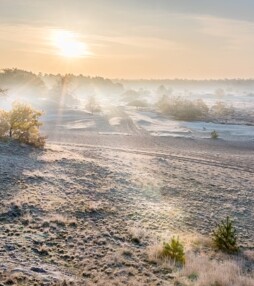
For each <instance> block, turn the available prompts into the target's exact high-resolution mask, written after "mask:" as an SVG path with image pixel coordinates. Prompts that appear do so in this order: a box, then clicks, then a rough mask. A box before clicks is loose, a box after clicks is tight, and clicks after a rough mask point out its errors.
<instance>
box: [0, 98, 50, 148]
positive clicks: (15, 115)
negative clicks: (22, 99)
mask: <svg viewBox="0 0 254 286" xmlns="http://www.w3.org/2000/svg"><path fill="white" fill-rule="evenodd" d="M41 115H42V113H41V112H40V111H37V110H34V109H33V108H32V107H30V106H29V105H26V104H21V103H15V104H14V105H13V108H12V110H11V111H9V112H6V111H1V112H0V136H1V137H7V136H8V137H10V138H14V139H17V140H18V141H20V142H23V143H26V144H31V145H34V146H36V147H43V146H44V144H45V138H44V137H42V136H40V133H39V127H40V126H41V122H40V121H39V117H40V116H41Z"/></svg>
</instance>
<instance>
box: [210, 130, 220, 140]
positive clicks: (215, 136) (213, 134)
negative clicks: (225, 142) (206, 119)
mask: <svg viewBox="0 0 254 286" xmlns="http://www.w3.org/2000/svg"><path fill="white" fill-rule="evenodd" d="M218 137H219V134H218V133H217V132H216V131H215V130H213V131H212V132H211V138H212V139H218Z"/></svg>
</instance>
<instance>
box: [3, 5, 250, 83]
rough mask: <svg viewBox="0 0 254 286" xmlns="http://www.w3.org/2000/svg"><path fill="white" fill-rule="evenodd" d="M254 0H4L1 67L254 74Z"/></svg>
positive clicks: (140, 74) (120, 73) (192, 75)
mask: <svg viewBox="0 0 254 286" xmlns="http://www.w3.org/2000/svg"><path fill="white" fill-rule="evenodd" d="M253 51H254V1H253V0H241V1H240V0H224V1H221V0H213V1H207V0H177V1H176V0H136V1H134V0H128V1H127V0H104V1H102V0H93V1H91V0H90V1H88V0H0V68H13V67H16V68H20V69H25V70H30V71H34V72H36V73H38V72H43V73H54V74H55V73H62V74H65V73H74V74H84V75H91V76H103V77H108V78H126V79H141V78H142V79H151V78H154V79H171V78H188V79H215V78H216V79H217V78H254V52H253Z"/></svg>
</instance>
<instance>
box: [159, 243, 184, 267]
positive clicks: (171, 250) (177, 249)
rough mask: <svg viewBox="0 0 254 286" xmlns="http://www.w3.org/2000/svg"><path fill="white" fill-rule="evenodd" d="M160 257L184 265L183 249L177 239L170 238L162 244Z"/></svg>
mask: <svg viewBox="0 0 254 286" xmlns="http://www.w3.org/2000/svg"><path fill="white" fill-rule="evenodd" d="M161 257H162V258H170V259H172V260H174V261H175V262H179V263H182V264H184V263H185V254H184V247H183V244H182V243H181V242H180V241H179V238H175V237H172V238H171V241H170V242H168V243H164V245H163V249H162V252H161Z"/></svg>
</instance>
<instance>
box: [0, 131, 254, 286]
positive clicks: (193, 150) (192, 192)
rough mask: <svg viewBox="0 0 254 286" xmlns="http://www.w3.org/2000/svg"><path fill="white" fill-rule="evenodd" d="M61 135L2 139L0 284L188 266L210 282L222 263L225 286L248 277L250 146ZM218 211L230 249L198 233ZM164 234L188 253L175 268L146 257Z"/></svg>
mask: <svg viewBox="0 0 254 286" xmlns="http://www.w3.org/2000/svg"><path fill="white" fill-rule="evenodd" d="M58 135H59V134H58ZM62 135H63V137H58V142H55V143H53V142H52V141H51V142H50V140H49V143H48V145H47V147H46V149H45V150H42V151H40V150H34V149H33V148H30V147H26V146H19V145H18V144H16V143H0V178H1V184H0V229H1V232H0V236H1V237H0V281H1V282H4V283H6V284H7V285H13V284H14V283H15V284H16V285H60V284H57V283H59V282H61V281H62V282H63V281H64V280H65V281H67V283H72V284H69V285H140V286H141V285H144V286H145V285H158V286H159V285H174V283H176V282H177V281H178V279H182V276H184V277H185V278H186V279H187V280H188V279H189V278H188V275H190V274H192V272H191V273H189V272H188V271H190V270H188V267H189V268H191V267H190V265H189V264H192V267H196V268H197V271H201V274H200V275H201V276H200V277H202V275H203V276H204V271H206V270H204V269H205V267H207V269H210V270H209V271H210V272H211V273H210V274H209V275H210V276H209V280H208V281H207V282H209V283H212V284H215V283H218V281H222V280H221V279H222V278H223V279H225V276H224V275H223V277H222V276H221V275H220V274H219V273H218V272H220V269H224V270H223V271H225V273H232V274H227V275H228V276H230V277H228V281H229V282H228V283H231V282H230V281H232V279H233V278H232V275H233V273H234V275H236V276H237V277H236V278H235V279H236V280H234V281H236V283H235V284H234V285H239V286H240V285H241V286H244V285H247V286H251V285H253V284H252V283H253V267H254V261H253V259H254V258H253V236H254V233H253V229H254V228H253V221H254V214H253V205H254V201H253V185H254V180H253V178H254V176H253V174H254V168H253V161H254V153H253V149H251V148H252V146H249V145H248V146H243V145H240V146H239V145H236V144H233V145H232V144H229V143H226V142H223V141H222V142H219V141H218V142H215V141H210V140H209V141H208V142H206V141H198V140H192V139H183V138H171V139H170V138H165V137H153V136H150V135H148V136H145V135H142V136H141V135H140V134H138V135H136V136H134V135H132V136H120V135H93V134H92V133H90V136H89V134H83V133H82V134H81V135H80V134H79V135H77V134H76V135H75V136H74V135H73V134H72V133H69V134H67V133H66V131H65V133H63V134H62ZM89 140H90V141H89ZM60 141H61V142H60ZM68 142H69V143H68ZM81 142H83V144H81ZM84 143H85V144H84ZM227 215H230V216H231V217H232V218H233V219H234V220H235V225H236V228H237V233H238V236H239V243H240V245H241V246H242V252H241V254H240V255H239V256H238V255H237V256H230V257H227V256H223V255H221V254H220V253H216V252H214V251H213V250H212V248H211V247H209V246H206V244H203V243H202V241H204V238H202V239H201V240H198V238H199V237H200V235H204V237H206V236H209V233H210V232H211V230H212V229H213V228H214V227H215V225H216V223H217V222H218V221H220V220H221V219H222V218H225V217H226V216H227ZM171 235H179V236H180V239H181V240H182V241H184V244H185V248H186V252H187V253H186V255H187V258H186V259H187V261H186V263H187V264H186V267H187V268H184V270H181V271H180V272H179V269H177V268H175V267H174V266H173V265H171V264H170V263H166V264H165V263H163V262H161V261H158V260H156V259H155V257H153V256H152V253H153V251H152V250H153V249H156V247H157V245H158V244H160V245H162V242H163V241H165V240H166V241H167V240H168V239H169V237H170V236H171ZM193 241H194V242H193ZM197 241H199V242H198V245H199V246H198V249H196V247H197ZM200 241H201V242H200ZM192 242H193V243H194V244H193V245H195V247H194V248H192V246H189V245H190V244H191V245H192ZM193 253H195V255H197V254H198V256H195V257H196V258H194V257H193ZM210 258H213V259H215V260H213V261H214V262H213V265H212V264H211V265H210V264H209V263H211V262H209V261H210ZM193 259H194V261H195V262H193ZM228 260H229V261H230V262H228ZM217 261H225V263H226V264H225V266H222V264H220V262H217ZM204 263H206V264H204ZM232 263H233V264H232ZM188 265H189V266H188ZM198 265H203V266H202V267H204V269H203V270H199V269H200V267H201V266H198ZM205 265H206V266H205ZM211 269H214V270H213V271H214V272H212V270H211ZM216 269H217V270H216ZM202 271H203V272H202ZM186 273H187V274H186ZM188 273H189V274H188ZM198 273H199V272H198ZM186 275H187V276H186ZM219 276H220V277H219ZM251 276H252V278H251ZM185 278H184V279H185ZM200 279H201V278H200ZM202 279H203V278H202ZM188 281H189V283H192V282H191V280H188ZM223 281H224V280H223ZM4 285H5V284H4ZM61 285H66V283H65V284H61ZM67 285H68V284H67ZM186 285H189V284H186ZM190 285H192V284H190ZM225 285H231V284H225Z"/></svg>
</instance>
